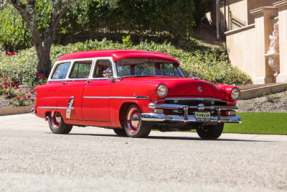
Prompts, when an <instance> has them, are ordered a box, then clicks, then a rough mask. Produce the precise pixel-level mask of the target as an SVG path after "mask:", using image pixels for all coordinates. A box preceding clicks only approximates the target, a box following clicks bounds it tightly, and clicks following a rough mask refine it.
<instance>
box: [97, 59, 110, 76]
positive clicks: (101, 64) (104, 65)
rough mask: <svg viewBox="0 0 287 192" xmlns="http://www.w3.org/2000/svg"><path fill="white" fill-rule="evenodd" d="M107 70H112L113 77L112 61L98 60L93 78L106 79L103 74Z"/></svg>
mask: <svg viewBox="0 0 287 192" xmlns="http://www.w3.org/2000/svg"><path fill="white" fill-rule="evenodd" d="M107 69H110V71H111V74H112V75H113V69H112V63H111V61H110V60H97V63H96V67H95V71H94V74H93V77H94V78H101V77H102V78H104V75H103V72H104V71H105V70H107Z"/></svg>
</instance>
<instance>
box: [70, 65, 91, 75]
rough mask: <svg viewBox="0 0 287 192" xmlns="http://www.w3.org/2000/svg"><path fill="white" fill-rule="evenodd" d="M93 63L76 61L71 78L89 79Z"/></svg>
mask: <svg viewBox="0 0 287 192" xmlns="http://www.w3.org/2000/svg"><path fill="white" fill-rule="evenodd" d="M91 67H92V61H76V62H75V63H74V66H73V69H72V71H71V74H70V78H81V79H82V78H89V75H90V70H91Z"/></svg>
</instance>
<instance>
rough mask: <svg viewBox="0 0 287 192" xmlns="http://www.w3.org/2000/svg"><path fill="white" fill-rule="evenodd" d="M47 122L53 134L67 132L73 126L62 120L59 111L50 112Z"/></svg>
mask: <svg viewBox="0 0 287 192" xmlns="http://www.w3.org/2000/svg"><path fill="white" fill-rule="evenodd" d="M48 123H49V127H50V129H51V131H52V132H53V133H55V134H68V133H70V131H71V130H72V128H73V125H68V124H66V123H65V122H64V120H63V118H62V116H61V113H59V112H51V113H50V114H49V115H48Z"/></svg>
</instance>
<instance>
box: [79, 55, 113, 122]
mask: <svg viewBox="0 0 287 192" xmlns="http://www.w3.org/2000/svg"><path fill="white" fill-rule="evenodd" d="M112 64H113V60H112V58H110V57H104V58H98V59H96V61H95V65H94V71H93V74H92V79H90V80H87V81H86V85H85V88H84V93H83V104H82V111H83V118H84V120H86V121H99V122H110V93H111V86H112V84H113V83H112V82H111V81H109V80H108V78H107V77H104V75H103V71H105V70H107V69H108V68H109V69H110V70H111V72H112V74H114V73H113V69H112V68H113V67H112Z"/></svg>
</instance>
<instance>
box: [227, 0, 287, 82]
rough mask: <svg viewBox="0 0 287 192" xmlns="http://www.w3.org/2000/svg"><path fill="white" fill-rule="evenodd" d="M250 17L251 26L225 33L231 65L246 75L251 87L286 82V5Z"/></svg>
mask: <svg viewBox="0 0 287 192" xmlns="http://www.w3.org/2000/svg"><path fill="white" fill-rule="evenodd" d="M269 2H270V1H269ZM265 3H266V2H265ZM250 14H251V15H252V17H253V18H254V24H252V25H249V26H247V27H243V28H240V29H236V30H232V31H228V32H226V33H225V34H226V36H227V50H228V53H229V58H230V61H231V63H232V65H233V66H237V67H238V68H239V69H241V70H242V71H244V72H246V73H247V74H249V75H250V77H251V78H252V81H253V83H254V84H265V83H274V82H277V83H280V82H287V54H284V53H286V52H287V31H286V30H287V1H286V0H281V1H278V2H275V3H273V6H267V7H259V8H256V9H253V10H251V11H250Z"/></svg>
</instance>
